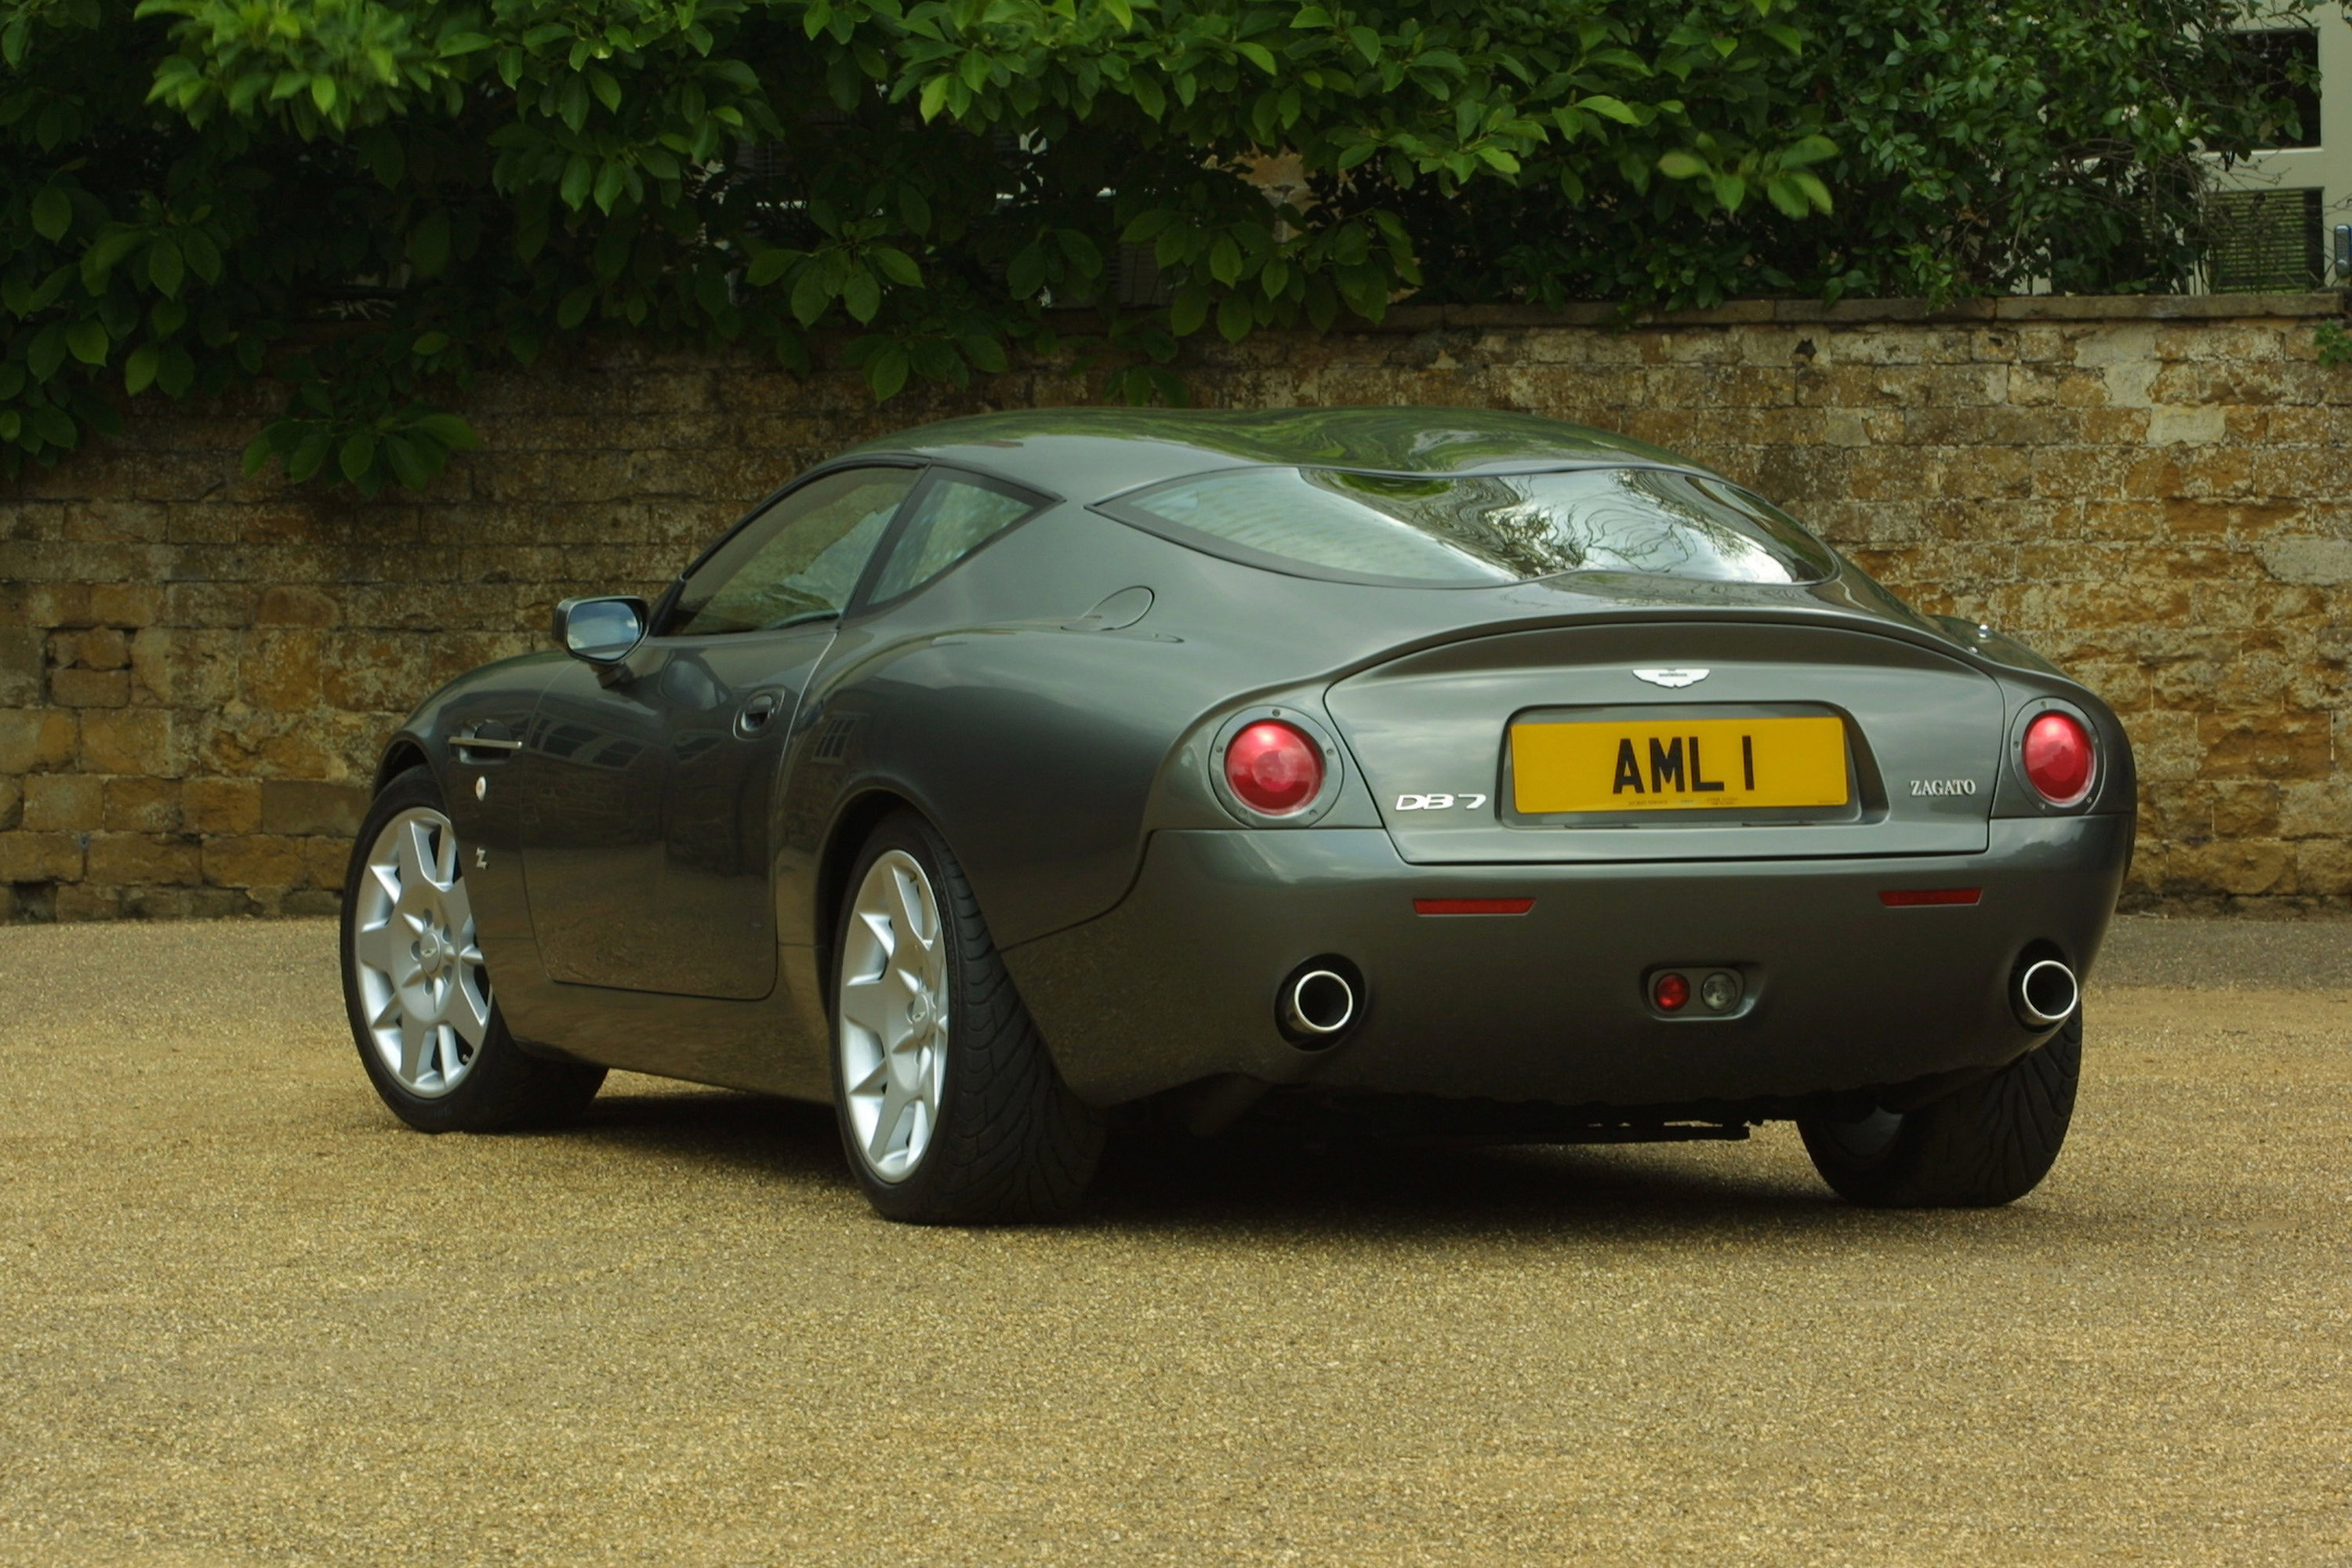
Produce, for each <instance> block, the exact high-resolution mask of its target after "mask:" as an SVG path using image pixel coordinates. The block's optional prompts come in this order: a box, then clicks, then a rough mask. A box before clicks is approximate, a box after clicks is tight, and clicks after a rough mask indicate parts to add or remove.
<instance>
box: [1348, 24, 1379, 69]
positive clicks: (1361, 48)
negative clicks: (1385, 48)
mask: <svg viewBox="0 0 2352 1568" xmlns="http://www.w3.org/2000/svg"><path fill="white" fill-rule="evenodd" d="M1348 41H1349V43H1351V44H1353V45H1355V46H1356V52H1357V53H1358V54H1360V55H1361V56H1363V57H1364V62H1365V63H1366V64H1367V65H1378V64H1380V63H1381V36H1380V35H1379V34H1378V33H1376V32H1374V31H1372V29H1371V28H1370V27H1362V26H1358V27H1350V28H1349V29H1348Z"/></svg>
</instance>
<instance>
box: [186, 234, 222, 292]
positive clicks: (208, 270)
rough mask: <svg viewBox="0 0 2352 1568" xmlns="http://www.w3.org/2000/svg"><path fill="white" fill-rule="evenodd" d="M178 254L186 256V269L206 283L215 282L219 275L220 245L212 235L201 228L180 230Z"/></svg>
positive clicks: (218, 279)
mask: <svg viewBox="0 0 2352 1568" xmlns="http://www.w3.org/2000/svg"><path fill="white" fill-rule="evenodd" d="M179 239H180V254H181V255H183V256H184V257H185V258H187V262H188V270H189V271H191V272H193V273H194V274H195V275H196V276H197V277H199V278H201V279H204V280H205V282H207V283H217V282H219V281H220V275H221V253H220V247H218V246H216V245H215V244H214V243H213V237H212V236H211V235H209V234H206V233H205V231H204V230H203V229H201V228H184V229H182V230H180V234H179Z"/></svg>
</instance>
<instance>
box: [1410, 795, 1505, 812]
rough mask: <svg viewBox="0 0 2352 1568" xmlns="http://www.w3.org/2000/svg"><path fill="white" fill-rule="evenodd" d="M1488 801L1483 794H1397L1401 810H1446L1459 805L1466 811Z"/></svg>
mask: <svg viewBox="0 0 2352 1568" xmlns="http://www.w3.org/2000/svg"><path fill="white" fill-rule="evenodd" d="M1486 801H1487V797H1486V795H1399V796H1397V803H1396V808H1397V809H1398V810H1399V811H1445V810H1449V809H1451V808H1452V807H1454V806H1457V805H1458V806H1460V807H1462V809H1464V810H1465V811H1475V810H1477V809H1478V808H1479V807H1480V806H1482V805H1486Z"/></svg>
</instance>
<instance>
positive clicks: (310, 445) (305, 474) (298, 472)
mask: <svg viewBox="0 0 2352 1568" xmlns="http://www.w3.org/2000/svg"><path fill="white" fill-rule="evenodd" d="M334 449H335V438H334V437H332V436H330V435H329V434H327V432H325V431H324V430H318V431H313V432H312V433H311V434H310V435H308V436H305V437H302V439H301V440H300V441H299V443H297V444H296V446H295V447H294V450H293V451H292V452H290V453H289V454H288V455H287V458H286V477H287V478H288V479H291V480H293V481H294V482H295V483H296V484H298V485H299V484H300V483H301V482H302V481H303V480H304V479H309V478H310V476H311V475H312V474H315V473H317V472H318V471H319V470H320V468H323V467H325V466H326V461H327V456H328V454H329V453H331V452H332V451H333V450H334Z"/></svg>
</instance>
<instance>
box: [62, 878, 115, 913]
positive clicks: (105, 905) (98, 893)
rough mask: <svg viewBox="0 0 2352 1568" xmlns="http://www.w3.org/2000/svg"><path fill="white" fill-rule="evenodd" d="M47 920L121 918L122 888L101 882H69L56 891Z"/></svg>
mask: <svg viewBox="0 0 2352 1568" xmlns="http://www.w3.org/2000/svg"><path fill="white" fill-rule="evenodd" d="M49 918H50V919H52V920H56V921H114V920H121V918H122V889H120V888H117V887H113V886H110V885H107V884H102V883H90V882H68V883H67V884H66V885H65V886H63V887H61V888H58V889H57V892H56V899H55V901H54V903H53V904H52V906H51V910H50V915H49Z"/></svg>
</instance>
